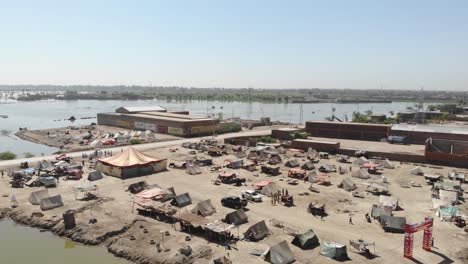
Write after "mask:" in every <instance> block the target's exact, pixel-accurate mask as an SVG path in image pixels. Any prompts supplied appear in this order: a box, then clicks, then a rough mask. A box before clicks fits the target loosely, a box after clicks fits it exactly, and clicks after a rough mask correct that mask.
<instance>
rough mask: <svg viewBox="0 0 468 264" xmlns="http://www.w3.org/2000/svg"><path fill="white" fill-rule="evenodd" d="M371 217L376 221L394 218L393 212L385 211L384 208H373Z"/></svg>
mask: <svg viewBox="0 0 468 264" xmlns="http://www.w3.org/2000/svg"><path fill="white" fill-rule="evenodd" d="M371 216H372V218H374V219H376V218H380V217H381V216H392V212H391V211H388V210H385V209H384V208H380V207H377V206H373V207H372V211H371Z"/></svg>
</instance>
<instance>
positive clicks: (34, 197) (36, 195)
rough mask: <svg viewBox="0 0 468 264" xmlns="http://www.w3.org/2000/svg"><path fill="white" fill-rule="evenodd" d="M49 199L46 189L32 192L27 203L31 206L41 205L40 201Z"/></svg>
mask: <svg viewBox="0 0 468 264" xmlns="http://www.w3.org/2000/svg"><path fill="white" fill-rule="evenodd" d="M47 197H49V191H48V190H47V189H45V190H40V191H35V192H32V193H31V194H30V195H29V199H28V200H29V202H30V203H31V204H33V205H39V204H41V200H42V199H45V198H47Z"/></svg>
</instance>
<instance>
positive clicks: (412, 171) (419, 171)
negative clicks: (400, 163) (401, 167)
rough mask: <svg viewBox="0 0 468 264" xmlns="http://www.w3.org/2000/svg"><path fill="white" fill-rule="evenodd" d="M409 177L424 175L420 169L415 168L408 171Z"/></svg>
mask: <svg viewBox="0 0 468 264" xmlns="http://www.w3.org/2000/svg"><path fill="white" fill-rule="evenodd" d="M410 173H411V175H424V171H423V170H422V169H421V167H419V166H416V167H414V168H412V169H411V170H410Z"/></svg>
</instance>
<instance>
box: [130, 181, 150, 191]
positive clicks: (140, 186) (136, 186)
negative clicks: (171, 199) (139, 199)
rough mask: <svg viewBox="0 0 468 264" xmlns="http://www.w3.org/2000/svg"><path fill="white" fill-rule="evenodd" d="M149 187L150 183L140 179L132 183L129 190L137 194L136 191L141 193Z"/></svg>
mask: <svg viewBox="0 0 468 264" xmlns="http://www.w3.org/2000/svg"><path fill="white" fill-rule="evenodd" d="M147 187H148V183H146V181H140V182H136V183H132V184H130V185H129V186H128V190H129V191H130V192H131V193H133V194H135V193H139V192H141V191H143V190H145V189H146V188H147Z"/></svg>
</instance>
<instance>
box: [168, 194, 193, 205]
mask: <svg viewBox="0 0 468 264" xmlns="http://www.w3.org/2000/svg"><path fill="white" fill-rule="evenodd" d="M191 203H192V198H190V195H189V194H188V193H183V194H180V195H177V196H176V197H174V199H172V201H171V204H172V205H174V206H177V207H184V206H187V205H189V204H191Z"/></svg>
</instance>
